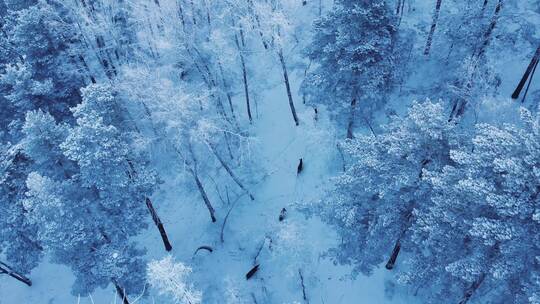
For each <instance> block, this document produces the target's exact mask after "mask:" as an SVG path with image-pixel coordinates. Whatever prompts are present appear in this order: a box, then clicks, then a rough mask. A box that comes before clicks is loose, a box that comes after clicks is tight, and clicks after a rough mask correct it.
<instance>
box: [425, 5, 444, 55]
mask: <svg viewBox="0 0 540 304" xmlns="http://www.w3.org/2000/svg"><path fill="white" fill-rule="evenodd" d="M441 4H442V0H437V3H436V4H435V12H434V13H433V21H432V22H431V28H430V29H429V34H428V38H427V41H426V48H425V49H424V55H426V56H427V55H429V50H430V49H431V43H432V41H433V34H434V33H435V28H436V27H437V22H438V20H439V14H440V12H441Z"/></svg>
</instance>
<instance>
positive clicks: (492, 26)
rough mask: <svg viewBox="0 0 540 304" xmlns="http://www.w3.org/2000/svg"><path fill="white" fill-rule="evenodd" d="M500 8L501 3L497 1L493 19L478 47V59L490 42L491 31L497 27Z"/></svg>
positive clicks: (500, 0)
mask: <svg viewBox="0 0 540 304" xmlns="http://www.w3.org/2000/svg"><path fill="white" fill-rule="evenodd" d="M502 6H503V1H502V0H499V2H498V3H497V6H496V7H495V12H494V13H493V17H492V18H491V23H490V24H489V28H488V29H487V31H486V33H485V34H484V39H483V42H482V45H481V46H480V49H479V50H478V58H480V57H481V56H482V55H483V54H484V52H485V51H486V48H487V46H488V45H489V41H490V40H491V35H492V34H493V30H494V29H495V26H497V21H498V20H499V15H500V12H501V9H502Z"/></svg>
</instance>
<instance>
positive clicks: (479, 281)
mask: <svg viewBox="0 0 540 304" xmlns="http://www.w3.org/2000/svg"><path fill="white" fill-rule="evenodd" d="M485 278H486V275H485V274H484V273H482V274H481V275H480V277H478V279H477V280H476V281H474V282H473V283H472V284H471V286H470V287H469V288H468V289H467V290H466V291H465V294H464V295H463V298H461V301H459V304H466V303H467V302H469V300H470V299H471V297H472V296H473V294H474V292H475V291H476V290H477V289H478V288H479V287H480V285H482V282H484V279H485Z"/></svg>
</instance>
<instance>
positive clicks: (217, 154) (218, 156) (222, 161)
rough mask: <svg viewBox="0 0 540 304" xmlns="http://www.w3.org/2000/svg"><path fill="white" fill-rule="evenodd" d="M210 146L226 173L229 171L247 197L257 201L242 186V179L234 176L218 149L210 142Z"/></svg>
mask: <svg viewBox="0 0 540 304" xmlns="http://www.w3.org/2000/svg"><path fill="white" fill-rule="evenodd" d="M207 144H208V146H209V147H210V150H211V151H212V153H214V156H215V157H216V158H217V159H218V161H219V163H220V164H221V166H223V168H224V169H225V171H227V173H229V175H230V176H231V178H232V179H233V180H234V182H235V183H236V184H237V185H238V187H240V189H242V190H243V191H244V192H245V193H246V194H247V195H249V198H250V199H251V200H252V201H254V200H255V197H254V196H253V195H252V194H251V192H249V190H248V189H247V188H246V187H244V185H243V184H242V182H241V181H240V179H239V178H238V177H237V176H236V174H234V172H233V171H232V170H231V168H230V167H229V166H228V165H227V163H226V162H225V160H223V158H222V157H221V155H219V153H218V151H217V150H216V147H215V146H214V145H213V144H212V143H210V142H207Z"/></svg>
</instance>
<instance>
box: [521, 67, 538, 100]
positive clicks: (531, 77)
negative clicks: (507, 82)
mask: <svg viewBox="0 0 540 304" xmlns="http://www.w3.org/2000/svg"><path fill="white" fill-rule="evenodd" d="M536 67H538V60H537V61H536V64H535V65H534V68H533V70H532V73H531V76H530V77H529V83H527V88H525V93H523V98H521V103H524V102H525V98H526V97H527V93H528V92H529V88H530V87H531V82H532V80H533V78H534V73H535V72H536Z"/></svg>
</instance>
